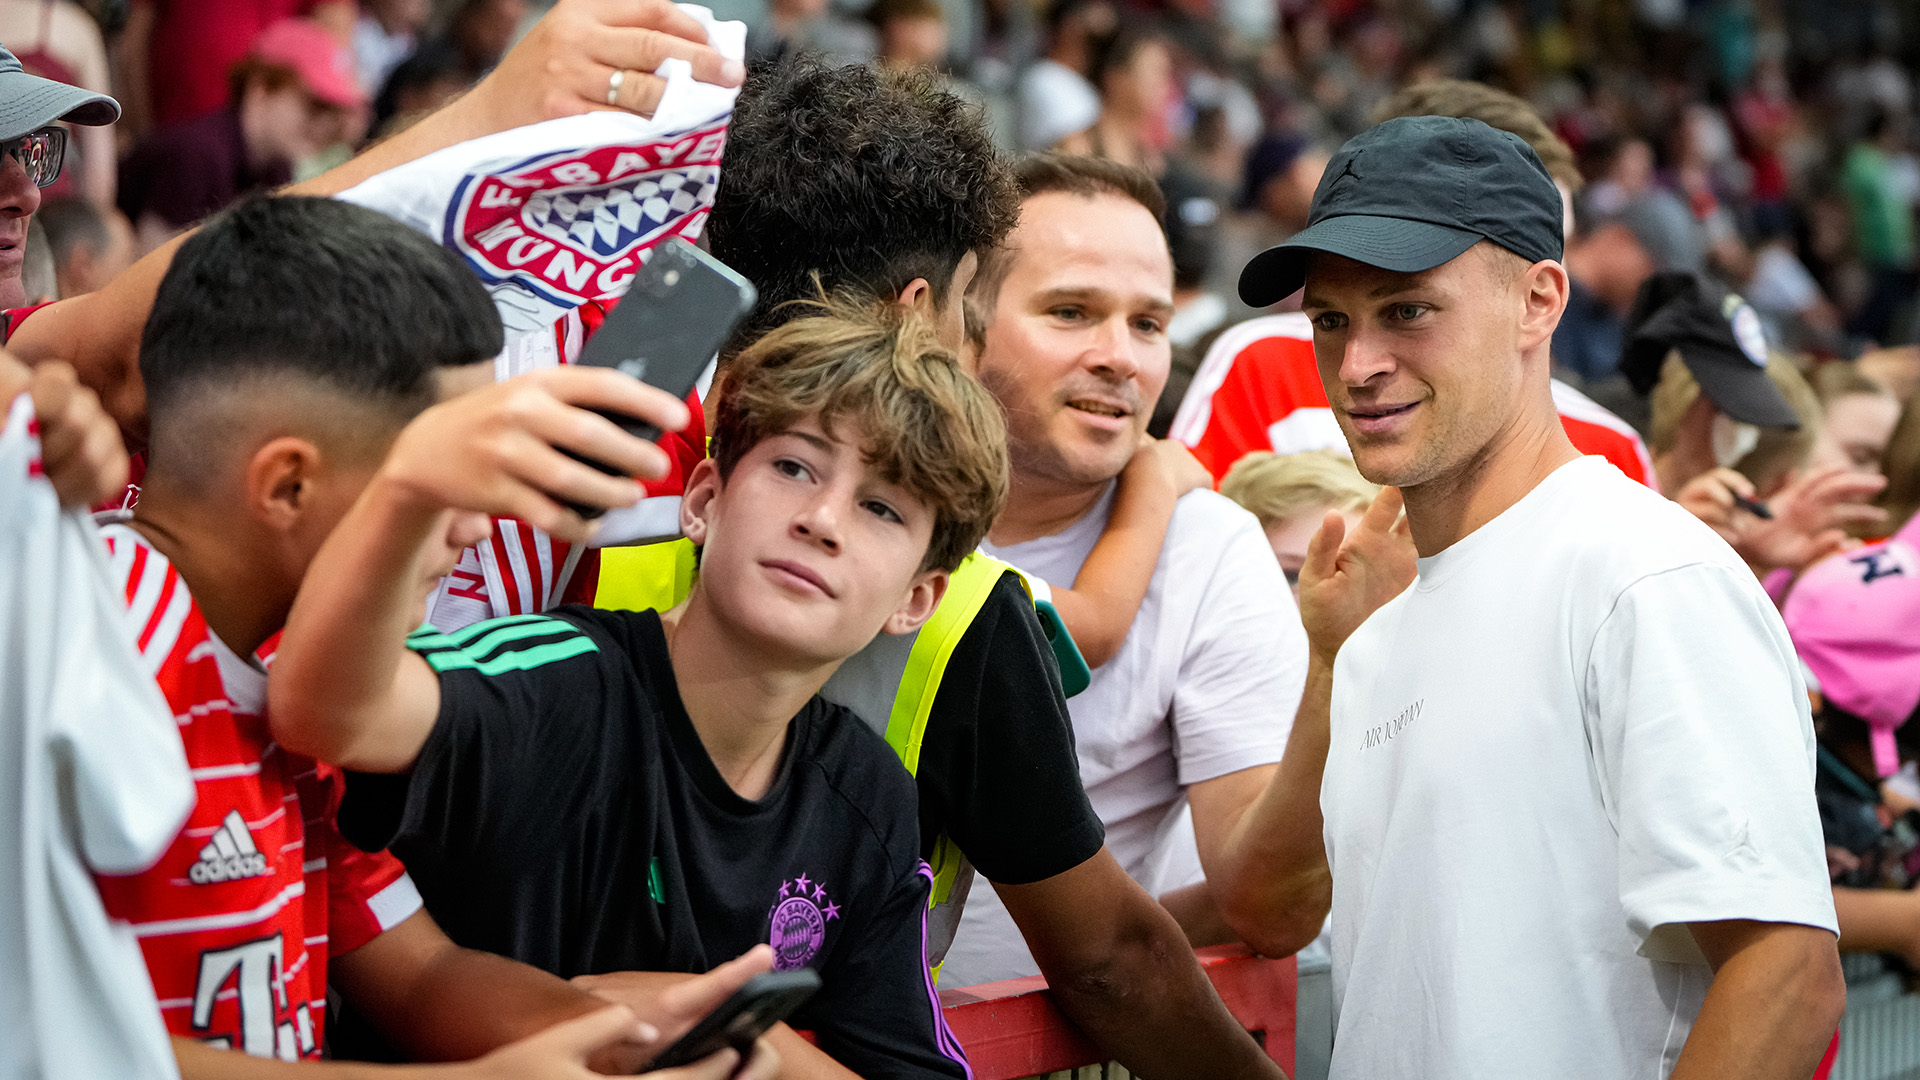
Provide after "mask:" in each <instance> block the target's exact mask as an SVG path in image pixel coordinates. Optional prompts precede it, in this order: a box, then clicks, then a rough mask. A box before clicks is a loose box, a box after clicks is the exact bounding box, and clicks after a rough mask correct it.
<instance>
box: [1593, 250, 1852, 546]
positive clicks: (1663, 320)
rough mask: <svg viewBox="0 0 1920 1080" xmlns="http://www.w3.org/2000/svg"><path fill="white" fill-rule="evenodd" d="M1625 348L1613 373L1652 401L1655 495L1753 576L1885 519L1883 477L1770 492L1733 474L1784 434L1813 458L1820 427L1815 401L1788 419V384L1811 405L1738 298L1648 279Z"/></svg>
mask: <svg viewBox="0 0 1920 1080" xmlns="http://www.w3.org/2000/svg"><path fill="white" fill-rule="evenodd" d="M1626 338H1627V340H1626V345H1625V347H1624V348H1623V349H1622V350H1621V360H1620V371H1621V374H1623V375H1624V376H1626V379H1627V381H1628V383H1629V384H1630V385H1631V386H1632V387H1633V389H1634V390H1636V391H1637V392H1639V393H1641V394H1648V393H1652V394H1654V396H1655V399H1656V403H1655V407H1654V422H1653V425H1652V427H1653V431H1652V439H1651V442H1652V449H1653V454H1654V469H1655V471H1656V472H1657V473H1658V474H1659V477H1660V487H1661V490H1662V491H1665V492H1666V493H1668V495H1670V496H1671V497H1672V498H1673V500H1674V501H1675V502H1678V503H1679V504H1680V505H1681V506H1683V507H1685V508H1686V510H1687V511H1688V512H1689V513H1691V514H1693V515H1694V516H1695V517H1697V518H1699V519H1700V520H1702V521H1704V522H1706V523H1707V524H1708V525H1709V526H1711V527H1712V528H1713V530H1714V531H1715V532H1717V533H1719V534H1720V536H1721V537H1722V538H1723V539H1725V540H1726V541H1727V542H1728V543H1729V544H1731V545H1733V549H1734V550H1735V551H1737V552H1739V553H1740V557H1741V558H1742V559H1745V560H1746V562H1747V565H1748V566H1750V567H1752V568H1753V570H1754V572H1755V573H1756V574H1757V575H1759V576H1761V577H1765V576H1766V575H1767V574H1769V573H1771V572H1773V571H1775V570H1779V569H1783V568H1784V569H1792V570H1800V569H1802V568H1804V567H1807V566H1811V565H1812V564H1814V563H1815V562H1818V561H1819V560H1821V559H1823V558H1825V557H1826V556H1828V555H1831V554H1833V553H1834V552H1836V551H1838V550H1840V548H1841V547H1842V546H1843V545H1844V544H1846V543H1847V542H1848V539H1847V538H1848V531H1849V529H1850V528H1851V527H1854V526H1858V525H1872V524H1876V523H1878V522H1881V521H1884V520H1885V519H1886V513H1885V511H1883V510H1880V509H1878V508H1876V507H1874V506H1872V505H1869V503H1870V501H1871V500H1872V499H1873V497H1874V496H1875V495H1877V494H1878V493H1879V492H1880V490H1881V488H1883V487H1885V486H1886V480H1885V478H1884V477H1880V476H1875V475H1869V474H1863V473H1860V472H1857V471H1853V470H1850V469H1847V468H1843V467H1825V468H1816V469H1802V468H1800V465H1801V464H1803V463H1802V462H1794V463H1793V468H1792V470H1791V471H1790V472H1788V473H1787V474H1786V475H1785V476H1784V478H1783V480H1782V481H1779V482H1773V483H1769V482H1768V479H1769V478H1767V477H1760V476H1754V475H1748V474H1747V472H1745V471H1743V469H1742V468H1741V467H1740V466H1742V465H1743V464H1744V463H1745V459H1747V458H1748V456H1749V455H1750V454H1754V453H1757V450H1756V448H1764V447H1766V446H1768V445H1771V444H1778V443H1780V442H1781V441H1782V439H1781V435H1780V433H1781V432H1786V431H1794V432H1800V433H1801V434H1802V435H1804V436H1806V437H1805V438H1804V439H1796V440H1794V441H1795V442H1796V443H1798V444H1803V445H1804V446H1805V447H1808V448H1810V447H1811V445H1812V443H1813V441H1814V436H1815V435H1816V434H1817V428H1818V426H1819V424H1820V416H1819V412H1818V402H1817V400H1808V401H1806V402H1805V404H1804V407H1803V408H1795V406H1794V405H1793V404H1792V403H1791V402H1790V401H1789V400H1788V398H1787V397H1786V396H1785V395H1784V394H1783V392H1782V389H1781V387H1782V386H1783V385H1788V386H1793V387H1794V388H1795V389H1796V390H1797V391H1798V393H1799V395H1800V396H1802V397H1804V398H1807V399H1812V397H1813V395H1812V391H1811V390H1810V389H1808V388H1807V387H1806V385H1805V380H1804V379H1802V378H1801V377H1800V375H1799V372H1798V371H1797V370H1795V369H1793V361H1792V360H1791V359H1789V358H1787V357H1786V356H1784V355H1781V354H1778V353H1772V352H1770V351H1769V350H1768V348H1767V341H1766V336H1765V334H1764V333H1763V332H1762V330H1761V322H1760V316H1759V314H1758V313H1757V312H1755V310H1754V309H1753V307H1752V305H1750V304H1748V303H1747V302H1746V301H1745V300H1744V299H1742V298H1741V297H1740V296H1739V295H1738V294H1736V293H1732V292H1729V291H1728V290H1727V289H1726V288H1725V287H1724V286H1722V285H1721V284H1720V283H1719V282H1718V281H1716V280H1714V279H1713V278H1712V277H1710V276H1708V275H1706V274H1700V273H1691V272H1687V271H1668V272H1665V273H1660V274H1655V275H1653V276H1652V277H1650V278H1648V279H1647V281H1646V283H1645V284H1643V285H1642V286H1641V288H1640V291H1639V293H1638V294H1637V295H1636V296H1635V298H1634V304H1633V310H1632V312H1631V314H1630V315H1629V316H1628V320H1627V334H1626ZM1681 383H1686V384H1689V385H1686V386H1682V385H1680V384H1681ZM1682 394H1684V395H1685V396H1686V397H1690V398H1691V400H1680V399H1679V395H1682ZM1803 412H1804V413H1805V415H1804V416H1803V415H1802V413H1803ZM1803 429H1813V430H1803Z"/></svg>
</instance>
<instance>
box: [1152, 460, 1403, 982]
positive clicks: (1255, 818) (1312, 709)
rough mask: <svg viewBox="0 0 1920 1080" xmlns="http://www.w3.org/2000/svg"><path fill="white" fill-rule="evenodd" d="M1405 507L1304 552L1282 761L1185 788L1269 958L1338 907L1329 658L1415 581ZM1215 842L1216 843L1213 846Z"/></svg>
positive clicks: (1238, 910)
mask: <svg viewBox="0 0 1920 1080" xmlns="http://www.w3.org/2000/svg"><path fill="white" fill-rule="evenodd" d="M1400 508H1401V500H1400V492H1399V491H1398V490H1397V489H1394V488H1387V489H1385V490H1383V491H1382V492H1381V493H1380V494H1379V495H1378V496H1376V497H1375V498H1374V500H1373V505H1371V506H1369V507H1368V508H1367V512H1366V515H1365V516H1364V517H1362V518H1361V520H1360V524H1359V525H1358V526H1357V527H1356V528H1355V529H1354V532H1353V535H1352V536H1347V535H1346V526H1345V523H1344V521H1343V520H1342V519H1341V517H1340V515H1339V514H1338V513H1334V512H1329V513H1328V514H1327V516H1326V520H1324V521H1323V522H1321V525H1320V531H1319V532H1318V533H1316V534H1315V535H1314V538H1313V542H1312V543H1311V544H1310V545H1309V546H1308V548H1307V561H1306V564H1305V565H1304V566H1303V567H1302V568H1301V570H1300V617H1301V619H1302V620H1303V621H1304V622H1305V623H1306V628H1307V646H1308V661H1307V681H1306V688H1305V690H1304V692H1303V693H1302V694H1301V698H1300V710H1299V712H1298V713H1297V714H1296V715H1295V717H1294V721H1293V731H1292V733H1291V734H1290V735H1289V736H1288V739H1287V749H1286V754H1285V756H1284V757H1283V758H1282V759H1281V761H1280V764H1279V765H1277V766H1265V767H1263V768H1260V769H1247V770H1243V771H1242V772H1239V773H1230V774H1228V775H1227V776H1223V777H1219V778H1217V779H1214V780H1209V781H1206V782H1205V783H1202V784H1195V785H1192V786H1191V787H1190V788H1189V789H1188V797H1189V799H1190V800H1191V801H1192V804H1193V815H1194V832H1195V834H1196V836H1197V837H1200V838H1201V844H1202V847H1201V858H1202V861H1203V862H1204V863H1205V864H1206V865H1207V882H1208V885H1209V886H1210V887H1211V888H1212V890H1213V894H1214V899H1215V901H1216V902H1217V903H1218V905H1219V908H1220V914H1221V916H1222V917H1223V918H1224V919H1225V920H1226V922H1227V925H1228V926H1230V927H1232V928H1233V929H1234V931H1235V932H1236V933H1238V934H1239V935H1240V938H1241V940H1243V941H1245V942H1246V943H1247V944H1248V945H1250V946H1252V947H1253V948H1254V949H1255V950H1257V951H1259V952H1262V953H1266V954H1268V955H1274V956H1285V955H1288V954H1291V953H1293V952H1297V951H1299V949H1300V948H1301V947H1302V946H1304V945H1306V944H1307V943H1308V942H1309V941H1312V940H1313V938H1314V935H1315V934H1317V933H1319V931H1320V924H1321V922H1322V921H1323V920H1324V919H1325V918H1326V914H1327V909H1328V906H1329V905H1330V903H1331V902H1332V896H1333V893H1332V889H1333V882H1332V876H1331V874H1330V873H1329V872H1328V869H1327V853H1326V847H1325V844H1324V841H1323V840H1322V836H1321V834H1322V832H1323V830H1324V828H1325V823H1324V821H1323V820H1322V818H1321V816H1320V778H1321V774H1322V773H1323V772H1324V771H1325V769H1326V765H1327V745H1328V741H1329V738H1330V733H1329V720H1330V709H1331V705H1332V701H1333V661H1334V657H1335V656H1336V655H1337V654H1338V653H1339V651H1340V646H1341V645H1343V644H1345V643H1346V640H1347V638H1348V636H1350V635H1351V634H1352V633H1353V632H1354V631H1355V630H1357V629H1359V627H1360V624H1361V623H1363V622H1365V621H1366V619H1367V617H1368V616H1370V615H1372V614H1373V613H1374V612H1375V611H1377V610H1379V608H1380V606H1381V605H1382V604H1385V603H1386V602H1387V601H1389V600H1391V599H1393V598H1394V597H1396V596H1398V595H1400V593H1402V592H1404V591H1405V590H1406V588H1407V586H1408V585H1409V584H1410V583H1411V582H1412V581H1413V575H1414V567H1415V553H1414V549H1413V539H1412V537H1411V536H1410V535H1409V533H1408V531H1407V524H1406V520H1405V518H1404V517H1402V516H1401V513H1400ZM1209 837H1219V838H1220V839H1219V840H1217V841H1215V842H1213V843H1209V841H1208V838H1209ZM1209 847H1211V848H1212V849H1213V851H1212V852H1211V853H1210V852H1209V850H1208V849H1209Z"/></svg>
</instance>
